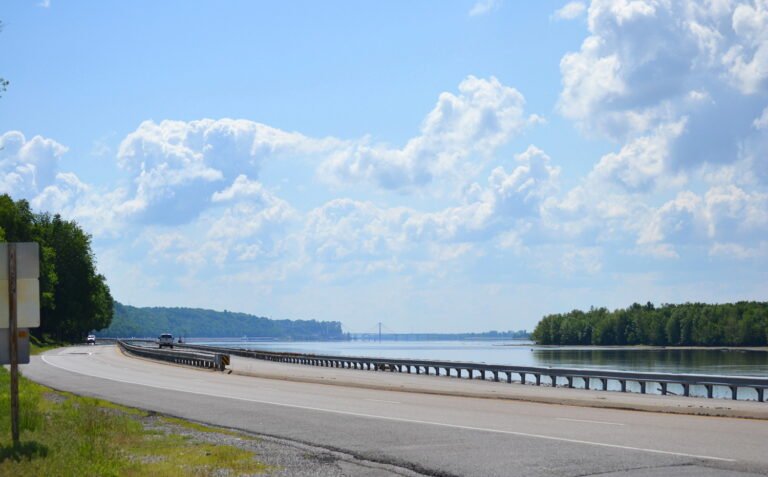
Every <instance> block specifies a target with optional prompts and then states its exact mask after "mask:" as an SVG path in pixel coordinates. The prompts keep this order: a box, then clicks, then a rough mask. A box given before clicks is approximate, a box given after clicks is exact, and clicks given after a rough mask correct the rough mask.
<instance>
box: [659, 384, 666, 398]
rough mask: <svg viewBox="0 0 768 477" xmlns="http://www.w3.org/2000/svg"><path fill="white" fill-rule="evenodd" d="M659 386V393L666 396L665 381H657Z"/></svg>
mask: <svg viewBox="0 0 768 477" xmlns="http://www.w3.org/2000/svg"><path fill="white" fill-rule="evenodd" d="M659 385H660V386H661V395H662V396H666V395H667V383H659Z"/></svg>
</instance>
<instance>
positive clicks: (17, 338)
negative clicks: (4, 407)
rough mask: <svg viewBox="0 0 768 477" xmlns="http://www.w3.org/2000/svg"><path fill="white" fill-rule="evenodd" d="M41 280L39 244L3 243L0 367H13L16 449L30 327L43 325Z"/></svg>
mask: <svg viewBox="0 0 768 477" xmlns="http://www.w3.org/2000/svg"><path fill="white" fill-rule="evenodd" d="M39 277H40V247H39V246H38V244H36V243H33V242H27V243H0V365H2V364H10V365H11V436H12V437H13V445H14V446H18V445H19V364H24V363H29V328H37V327H39V326H40V283H39V281H38V278H39ZM6 333H7V335H8V338H7V339H6V338H5V336H6Z"/></svg>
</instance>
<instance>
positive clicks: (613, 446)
mask: <svg viewBox="0 0 768 477" xmlns="http://www.w3.org/2000/svg"><path fill="white" fill-rule="evenodd" d="M46 357H48V356H46V355H43V356H42V359H43V361H45V362H46V363H47V364H49V365H51V366H53V367H54V368H59V369H63V370H64V371H68V372H70V373H75V374H82V375H84V376H90V377H93V378H100V379H107V380H110V381H117V382H120V383H124V384H135V385H137V386H144V387H148V388H155V389H162V390H164V391H176V392H182V393H187V394H195V395H198V396H208V397H216V398H226V399H232V400H234V401H243V402H253V403H257V404H269V405H272V406H280V407H287V408H291V409H302V410H305V411H318V412H327V413H331V414H340V415H344V416H354V417H365V418H369V419H381V420H384V421H393V422H405V423H409V424H425V425H429V426H437V427H448V428H451V429H463V430H467V431H479V432H490V433H494V434H504V435H510V436H519V437H532V438H536V439H545V440H550V441H558V442H569V443H571V444H584V445H591V446H597V447H607V448H611V449H623V450H630V451H638V452H648V453H651V454H663V455H672V456H677V457H689V458H693V459H704V460H716V461H721V462H736V459H726V458H723V457H713V456H709V455H697V454H686V453H684V452H672V451H664V450H659V449H649V448H645V447H632V446H622V445H619V444H608V443H605V442H593V441H584V440H580V439H568V438H565V437H555V436H547V435H543V434H530V433H527V432H517V431H505V430H503V429H492V428H485V427H473V426H462V425H460V424H447V423H443V422H433V421H422V420H418V419H406V418H403V417H389V416H377V415H375V414H363V413H359V412H351V411H341V410H337V409H325V408H320V407H312V406H301V405H298V404H286V403H282V402H273V401H264V400H261V399H249V398H242V397H238V396H229V395H225V394H213V393H205V392H201V391H189V390H186V389H178V388H176V389H174V388H173V387H171V386H168V385H166V386H156V385H153V384H146V383H140V382H136V381H128V380H124V379H116V378H113V377H103V376H99V375H95V374H89V373H84V372H81V371H72V370H70V369H67V368H64V367H62V366H59V365H56V364H53V363H51V362H50V361H48V360H47V359H45V358H46Z"/></svg>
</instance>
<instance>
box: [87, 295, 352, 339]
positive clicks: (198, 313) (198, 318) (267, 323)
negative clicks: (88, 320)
mask: <svg viewBox="0 0 768 477" xmlns="http://www.w3.org/2000/svg"><path fill="white" fill-rule="evenodd" d="M160 333H172V334H173V335H175V336H185V337H209V338H213V337H240V336H249V337H270V338H280V339H292V340H337V339H341V338H342V337H343V335H342V331H341V323H340V322H338V321H315V320H271V319H269V318H263V317H259V316H254V315H249V314H246V313H233V312H229V311H213V310H204V309H199V308H164V307H152V308H137V307H134V306H129V305H123V304H121V303H115V314H114V318H113V320H112V325H111V326H110V327H109V328H107V329H105V330H102V331H101V332H99V333H97V334H98V336H104V337H131V336H136V337H141V336H157V335H159V334H160Z"/></svg>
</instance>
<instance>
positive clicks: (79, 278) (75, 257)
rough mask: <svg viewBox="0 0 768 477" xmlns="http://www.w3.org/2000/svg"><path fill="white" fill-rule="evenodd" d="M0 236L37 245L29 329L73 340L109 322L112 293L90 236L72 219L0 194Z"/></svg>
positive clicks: (36, 333) (107, 324)
mask: <svg viewBox="0 0 768 477" xmlns="http://www.w3.org/2000/svg"><path fill="white" fill-rule="evenodd" d="M0 237H1V238H0V240H2V241H8V242H29V241H31V242H37V243H38V244H39V245H40V315H41V316H40V328H37V329H33V330H32V333H33V334H35V335H36V336H38V337H43V336H44V335H50V336H53V337H55V338H57V339H61V340H68V341H76V340H80V339H82V338H84V337H85V335H86V334H88V332H89V331H91V330H94V329H96V330H98V329H103V328H106V327H108V326H109V324H110V322H111V320H112V314H113V299H112V295H111V294H110V292H109V287H108V286H107V283H106V279H105V278H104V276H103V275H100V274H98V273H97V272H96V265H95V263H96V260H95V257H94V255H93V252H92V251H91V239H90V236H89V235H88V234H86V233H85V232H84V231H83V230H82V229H81V228H80V227H79V226H78V225H77V224H76V223H75V222H71V221H66V220H63V219H62V218H61V217H60V216H58V215H55V216H53V217H51V216H50V215H48V214H45V213H43V214H35V213H33V212H32V211H31V209H30V207H29V203H28V202H27V201H25V200H19V201H17V202H14V201H13V199H11V197H10V196H8V195H7V194H4V195H0Z"/></svg>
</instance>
